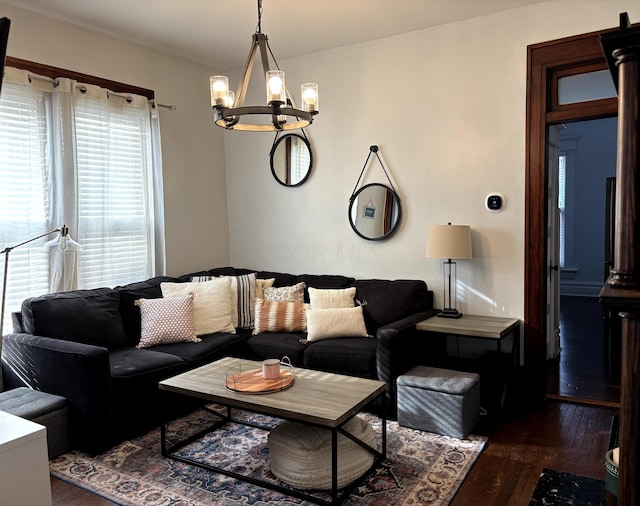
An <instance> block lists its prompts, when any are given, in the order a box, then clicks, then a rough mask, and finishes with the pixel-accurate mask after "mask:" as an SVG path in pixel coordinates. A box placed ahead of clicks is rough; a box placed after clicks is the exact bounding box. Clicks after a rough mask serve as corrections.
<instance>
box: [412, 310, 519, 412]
mask: <svg viewBox="0 0 640 506" xmlns="http://www.w3.org/2000/svg"><path fill="white" fill-rule="evenodd" d="M416 329H417V330H420V331H422V332H428V333H434V334H439V335H445V336H455V337H466V338H472V339H482V340H486V341H491V342H493V343H495V346H496V351H495V352H493V353H492V352H487V353H485V354H484V355H483V356H482V357H480V358H478V359H477V360H476V361H474V362H475V367H472V368H471V369H472V370H474V372H479V373H480V376H481V380H480V382H481V388H482V390H483V398H484V401H485V402H489V403H490V404H495V401H497V410H498V411H502V409H503V408H504V402H505V398H506V394H507V388H508V384H509V377H510V375H511V372H512V370H513V368H514V367H515V366H517V365H518V364H519V363H520V320H519V319H518V318H504V317H497V316H479V315H467V314H465V315H463V316H462V317H461V318H439V317H437V316H432V317H431V318H428V319H426V320H423V321H421V322H419V323H418V324H416ZM509 336H512V341H511V347H510V349H509V350H508V352H504V351H503V342H504V341H505V340H506V339H507V338H508V337H509ZM507 357H508V362H507V360H505V359H506V358H507ZM455 368H458V369H467V368H463V367H455V366H454V369H455ZM498 395H499V397H497V396H498ZM483 407H485V409H487V406H483ZM488 410H489V411H491V409H488Z"/></svg>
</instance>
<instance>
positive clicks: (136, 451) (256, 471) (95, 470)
mask: <svg viewBox="0 0 640 506" xmlns="http://www.w3.org/2000/svg"><path fill="white" fill-rule="evenodd" d="M361 416H363V417H365V418H366V419H368V420H369V421H370V423H371V425H372V426H373V428H374V430H375V431H376V434H378V435H379V434H380V432H379V429H380V421H379V420H378V419H377V418H376V417H373V416H369V415H366V414H363V415H361ZM234 418H236V419H244V420H249V421H251V422H252V423H258V424H260V425H266V426H269V427H275V425H277V424H278V423H279V422H280V420H277V419H274V418H272V417H267V416H262V415H255V414H248V413H245V412H242V411H234ZM212 419H213V417H212V415H210V414H209V413H207V412H206V411H204V410H198V411H196V412H194V413H192V414H190V415H188V416H187V417H185V418H182V419H180V420H178V421H175V422H173V423H171V424H169V426H168V429H167V436H168V439H169V441H175V440H182V439H184V438H185V437H186V435H188V434H193V433H195V432H197V431H198V430H199V429H201V428H203V427H206V426H208V425H210V424H211V420H212ZM485 443H486V438H484V437H480V436H475V435H470V436H469V438H468V439H465V440H460V439H455V438H450V437H446V436H439V435H437V434H432V433H429V432H421V431H417V430H412V429H407V428H404V427H399V426H398V424H397V423H396V422H392V421H390V422H388V424H387V459H386V460H385V461H384V462H383V463H382V465H381V466H379V467H378V468H377V469H375V470H374V471H372V472H371V473H370V475H369V476H368V477H367V479H366V480H365V481H364V482H363V483H362V485H361V486H359V487H358V488H357V489H356V490H355V491H354V492H353V493H352V494H351V495H350V496H349V497H348V498H347V500H346V501H345V502H344V503H343V504H346V505H365V504H366V505H368V506H377V505H379V506H400V505H407V506H408V505H418V504H420V505H423V504H430V505H446V504H449V502H450V501H451V499H452V498H453V496H454V495H455V493H456V492H457V490H458V488H459V487H460V485H461V483H462V481H463V480H464V478H465V476H466V474H467V473H468V471H469V469H470V468H471V466H472V465H473V463H474V462H475V460H476V459H477V457H478V455H479V454H480V452H481V451H482V449H483V447H484V445H485ZM180 452H181V453H183V454H185V455H189V456H190V457H192V458H197V459H198V460H205V461H207V462H210V463H212V465H215V466H217V467H224V468H226V469H231V470H234V471H235V472H238V473H242V474H245V475H251V476H254V477H255V476H257V477H260V478H261V479H266V480H268V481H272V482H274V483H277V480H276V478H275V477H274V476H273V474H271V472H270V470H269V449H268V447H267V431H264V430H260V429H255V428H251V427H247V426H245V425H242V424H238V423H229V424H226V425H225V426H223V427H222V428H220V429H218V430H217V431H215V432H213V433H210V434H208V435H207V436H205V437H204V438H202V439H201V440H199V441H197V442H195V443H192V444H191V445H189V446H186V447H185V448H183V449H181V450H180ZM50 471H51V474H52V475H53V476H55V477H57V478H60V479H62V480H65V481H68V482H70V483H72V484H74V485H77V486H79V487H82V488H85V489H87V490H90V491H91V492H94V493H96V494H98V495H100V496H103V497H105V498H107V499H109V500H111V501H114V502H116V503H118V504H122V505H136V506H137V505H146V506H165V505H166V506H168V505H171V506H189V505H193V506H197V505H205V504H206V505H225V506H229V505H247V506H262V505H276V504H277V505H278V506H289V505H300V504H305V505H306V504H309V503H308V502H305V501H302V500H299V499H295V498H291V497H289V496H286V495H283V494H281V493H278V492H274V491H270V490H268V489H264V488H261V487H257V486H254V485H251V484H248V483H244V482H241V481H238V480H235V479H232V478H228V477H226V476H224V475H221V474H216V473H212V472H209V471H206V470H202V469H199V468H196V467H194V466H190V465H186V464H183V463H180V462H177V461H175V460H172V459H165V458H162V457H161V456H160V430H159V429H156V430H153V431H151V432H149V433H148V434H146V435H144V436H141V437H139V438H137V439H134V440H131V441H126V442H124V443H122V444H120V445H118V446H116V447H115V448H112V449H111V450H109V451H108V452H106V453H104V454H101V455H98V456H97V457H93V458H92V457H90V456H88V455H86V454H84V453H81V452H78V451H73V452H70V453H67V454H65V455H61V456H60V457H57V458H56V459H53V460H52V461H51V462H50ZM280 485H284V484H283V483H280ZM319 497H320V498H325V499H330V496H329V495H324V496H322V495H320V496H319Z"/></svg>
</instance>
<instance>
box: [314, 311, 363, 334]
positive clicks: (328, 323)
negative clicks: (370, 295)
mask: <svg viewBox="0 0 640 506" xmlns="http://www.w3.org/2000/svg"><path fill="white" fill-rule="evenodd" d="M307 333H308V334H307V341H309V342H313V341H321V340H322V339H332V338H334V337H368V334H367V327H366V326H365V324H364V316H363V314H362V306H356V307H349V308H334V309H309V310H308V311H307Z"/></svg>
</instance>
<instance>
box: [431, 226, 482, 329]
mask: <svg viewBox="0 0 640 506" xmlns="http://www.w3.org/2000/svg"><path fill="white" fill-rule="evenodd" d="M425 257H427V258H444V259H446V260H445V261H444V262H443V263H442V277H443V285H444V306H445V307H444V309H442V311H440V313H438V316H441V317H444V318H460V317H461V316H462V313H460V312H459V311H458V310H457V309H456V285H457V282H456V281H457V271H456V262H454V261H453V260H454V259H465V258H473V255H472V252H471V227H469V226H468V225H452V224H451V223H449V224H448V225H433V226H431V228H430V229H429V236H428V237H427V250H426V252H425Z"/></svg>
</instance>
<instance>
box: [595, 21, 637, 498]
mask: <svg viewBox="0 0 640 506" xmlns="http://www.w3.org/2000/svg"><path fill="white" fill-rule="evenodd" d="M601 43H602V47H603V50H604V53H605V57H606V58H607V62H608V63H609V69H610V70H611V74H612V76H613V78H614V82H615V84H616V87H617V90H618V153H617V166H616V179H617V183H616V210H615V230H616V232H615V234H616V235H615V252H614V266H613V269H612V270H611V274H610V276H609V278H608V279H607V282H606V283H605V285H604V287H603V288H602V291H601V292H600V301H601V302H602V304H604V305H605V306H607V307H608V308H609V309H611V310H614V311H616V312H618V313H619V314H620V316H621V317H622V335H621V336H620V338H621V344H622V356H621V359H622V362H621V380H620V434H619V442H620V466H619V479H618V502H619V504H624V505H627V504H629V505H631V504H638V500H637V499H636V497H638V499H640V496H638V495H637V494H636V484H637V483H640V466H639V465H638V464H639V462H638V456H639V455H640V438H639V435H640V27H639V26H636V25H634V26H630V25H629V18H628V16H627V15H626V13H625V14H622V15H621V16H620V30H615V31H612V32H609V33H606V34H604V35H602V37H601Z"/></svg>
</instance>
